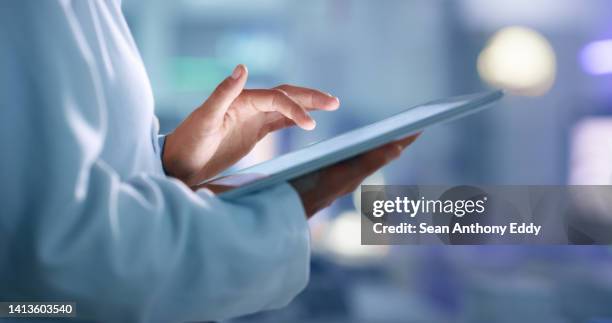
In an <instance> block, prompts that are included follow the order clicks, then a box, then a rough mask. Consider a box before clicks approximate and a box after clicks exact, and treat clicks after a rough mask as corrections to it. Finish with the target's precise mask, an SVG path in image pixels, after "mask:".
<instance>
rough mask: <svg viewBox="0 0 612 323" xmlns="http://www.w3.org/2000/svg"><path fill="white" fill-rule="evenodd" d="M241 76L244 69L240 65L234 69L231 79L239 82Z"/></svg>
mask: <svg viewBox="0 0 612 323" xmlns="http://www.w3.org/2000/svg"><path fill="white" fill-rule="evenodd" d="M240 75H242V67H241V66H240V65H238V66H236V68H234V71H233V72H232V75H231V78H232V79H234V80H237V79H238V78H240Z"/></svg>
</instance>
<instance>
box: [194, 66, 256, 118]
mask: <svg viewBox="0 0 612 323" xmlns="http://www.w3.org/2000/svg"><path fill="white" fill-rule="evenodd" d="M248 74H249V73H248V70H247V68H246V66H244V65H242V64H240V65H238V66H236V68H234V71H233V72H232V74H231V75H230V76H228V77H227V78H226V79H225V80H223V82H221V83H220V84H219V85H218V86H217V88H216V89H215V90H214V91H213V93H212V94H211V95H210V96H209V97H208V99H207V100H206V102H204V104H202V106H201V107H200V108H199V109H198V110H200V111H201V112H203V113H204V114H205V115H206V118H212V119H213V120H218V119H220V118H222V117H223V116H224V115H225V112H226V111H227V109H228V108H229V107H230V105H231V104H232V102H233V101H234V100H235V99H236V98H237V97H238V95H240V93H241V92H242V90H243V89H244V84H245V83H246V80H247V77H248Z"/></svg>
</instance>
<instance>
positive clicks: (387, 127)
mask: <svg viewBox="0 0 612 323" xmlns="http://www.w3.org/2000/svg"><path fill="white" fill-rule="evenodd" d="M502 96H503V93H502V91H493V92H486V93H477V94H471V95H464V96H458V97H452V98H447V99H441V100H436V101H432V102H429V103H425V104H421V105H418V106H414V107H412V108H409V109H406V110H404V111H402V112H400V113H397V114H395V115H393V116H391V117H388V118H386V119H383V120H380V121H377V122H374V123H371V124H369V125H366V126H363V127H360V128H357V129H355V130H351V131H349V132H346V133H343V134H341V135H338V136H336V137H333V138H331V139H327V140H323V141H320V142H317V143H314V144H311V145H309V146H306V147H304V148H302V149H299V150H296V151H293V152H290V153H287V154H285V155H281V156H279V157H277V158H274V159H271V160H269V161H266V162H263V163H260V164H257V165H255V166H252V167H248V168H245V169H242V170H239V171H237V172H234V173H231V174H229V175H226V176H223V177H219V178H215V179H212V180H210V181H207V182H204V183H202V184H204V185H207V186H209V185H210V186H212V187H215V186H216V187H222V188H223V189H221V190H219V191H221V193H217V194H218V195H219V196H220V197H222V198H224V199H233V198H236V197H240V196H243V195H245V194H249V193H253V192H255V191H258V190H261V189H264V188H266V187H269V186H272V185H275V184H278V183H281V182H285V181H289V180H291V179H294V178H297V177H299V176H301V175H304V174H307V173H310V172H313V171H316V170H317V169H320V168H323V167H325V166H329V165H332V164H335V163H337V162H340V161H342V160H345V159H348V158H350V157H354V156H356V155H359V154H361V153H363V152H366V151H368V150H371V149H373V148H376V147H378V146H381V145H384V144H386V143H389V142H391V141H393V140H396V139H399V138H402V137H405V136H407V135H410V134H412V133H416V132H418V131H420V130H422V129H424V128H426V127H429V126H432V125H435V124H439V123H442V122H445V121H449V120H453V119H457V118H460V117H464V116H466V115H469V114H471V113H474V112H476V111H480V110H482V109H484V108H486V107H488V106H490V105H491V103H493V102H495V101H497V100H499V99H500V98H501V97H502Z"/></svg>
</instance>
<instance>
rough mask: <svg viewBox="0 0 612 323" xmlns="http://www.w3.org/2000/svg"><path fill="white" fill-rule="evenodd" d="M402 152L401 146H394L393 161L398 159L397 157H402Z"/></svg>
mask: <svg viewBox="0 0 612 323" xmlns="http://www.w3.org/2000/svg"><path fill="white" fill-rule="evenodd" d="M403 151H404V147H402V145H395V151H394V154H393V155H394V156H393V159H396V158H399V156H401V155H402V152H403Z"/></svg>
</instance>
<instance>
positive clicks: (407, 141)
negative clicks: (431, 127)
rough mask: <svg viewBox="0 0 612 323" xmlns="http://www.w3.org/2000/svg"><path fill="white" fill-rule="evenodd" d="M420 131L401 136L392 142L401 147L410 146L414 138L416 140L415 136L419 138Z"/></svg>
mask: <svg viewBox="0 0 612 323" xmlns="http://www.w3.org/2000/svg"><path fill="white" fill-rule="evenodd" d="M421 133H422V132H418V133H415V134H414V135H410V136H408V137H406V138H402V139H400V140H396V141H394V143H396V144H398V145H400V146H401V147H402V149H404V148H406V147H408V146H410V145H411V144H412V143H413V142H414V141H415V140H417V138H419V136H420V135H421Z"/></svg>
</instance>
